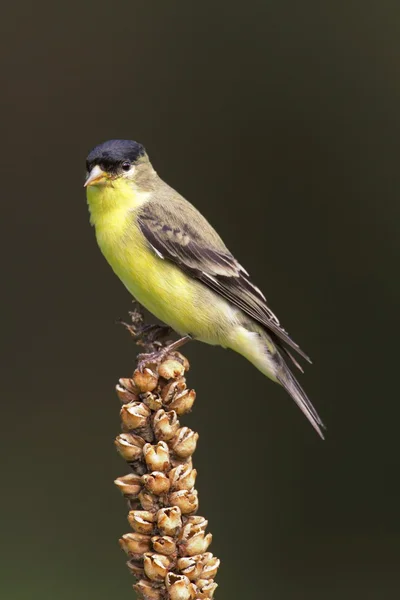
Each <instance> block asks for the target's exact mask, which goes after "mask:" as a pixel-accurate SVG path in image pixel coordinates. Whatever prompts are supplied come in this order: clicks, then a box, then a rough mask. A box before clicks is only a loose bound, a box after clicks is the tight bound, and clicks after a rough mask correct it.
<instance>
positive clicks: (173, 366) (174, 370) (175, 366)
mask: <svg viewBox="0 0 400 600" xmlns="http://www.w3.org/2000/svg"><path fill="white" fill-rule="evenodd" d="M184 373H185V368H184V366H183V364H182V363H180V362H179V361H178V360H175V359H174V358H167V360H165V361H164V362H162V363H161V365H160V366H159V367H158V374H159V375H160V377H164V379H178V377H182V375H184Z"/></svg>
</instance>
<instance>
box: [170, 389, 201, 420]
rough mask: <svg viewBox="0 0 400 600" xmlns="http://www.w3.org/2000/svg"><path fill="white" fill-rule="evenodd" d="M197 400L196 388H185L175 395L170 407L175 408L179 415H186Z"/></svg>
mask: <svg viewBox="0 0 400 600" xmlns="http://www.w3.org/2000/svg"><path fill="white" fill-rule="evenodd" d="M195 400H196V392H195V391H194V390H185V391H183V392H181V393H180V394H177V395H176V396H175V398H174V399H173V400H172V401H171V402H170V404H169V407H168V408H170V409H172V410H174V411H175V412H176V414H178V415H179V416H180V415H184V414H186V413H188V412H190V411H191V410H192V407H193V404H194V401H195Z"/></svg>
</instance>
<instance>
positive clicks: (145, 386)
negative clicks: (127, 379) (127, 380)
mask: <svg viewBox="0 0 400 600" xmlns="http://www.w3.org/2000/svg"><path fill="white" fill-rule="evenodd" d="M132 379H133V383H134V385H135V386H136V387H137V388H138V390H139V392H141V393H143V392H152V391H153V390H154V389H155V388H156V387H157V383H158V377H157V375H156V373H153V371H151V369H149V368H148V367H146V368H145V369H144V370H143V373H142V372H141V371H140V370H139V369H136V370H135V372H134V373H133V377H132Z"/></svg>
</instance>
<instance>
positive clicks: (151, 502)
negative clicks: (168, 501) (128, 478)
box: [138, 490, 160, 512]
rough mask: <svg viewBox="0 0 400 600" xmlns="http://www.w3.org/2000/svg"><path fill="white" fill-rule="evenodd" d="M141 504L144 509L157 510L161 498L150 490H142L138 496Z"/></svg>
mask: <svg viewBox="0 0 400 600" xmlns="http://www.w3.org/2000/svg"><path fill="white" fill-rule="evenodd" d="M138 498H139V500H140V504H141V505H142V508H143V510H149V511H151V512H155V511H157V510H158V509H159V508H160V500H159V497H158V496H155V495H154V494H152V493H151V492H149V491H148V490H142V491H141V492H140V494H139V496H138Z"/></svg>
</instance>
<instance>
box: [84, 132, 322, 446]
mask: <svg viewBox="0 0 400 600" xmlns="http://www.w3.org/2000/svg"><path fill="white" fill-rule="evenodd" d="M84 186H85V188H86V197H87V203H88V208H89V213H90V222H91V224H92V225H93V226H94V229H95V234H96V239H97V243H98V245H99V247H100V250H101V252H102V253H103V255H104V257H105V258H106V260H107V261H108V263H109V264H110V266H111V267H112V269H113V271H114V272H115V274H116V275H117V276H118V277H119V279H120V280H121V281H122V283H123V284H124V285H125V287H126V288H127V289H128V290H129V292H130V293H131V294H132V296H133V297H134V298H135V300H136V301H137V302H139V303H140V304H141V305H142V306H144V307H145V308H146V309H147V310H148V311H150V312H151V313H152V314H153V315H154V316H155V317H157V318H158V319H159V320H160V321H162V322H164V323H166V324H167V325H168V326H169V327H171V328H172V329H173V330H174V331H175V332H176V333H177V334H179V335H180V336H182V337H181V338H180V340H178V342H175V346H174V348H176V347H178V345H180V344H182V343H184V342H186V341H187V340H190V339H194V340H199V341H202V342H205V343H207V344H211V345H219V346H222V347H223V348H229V349H231V350H233V351H235V352H237V353H239V354H241V355H242V356H243V357H245V358H246V359H247V360H249V361H250V362H251V363H252V364H253V365H254V366H255V367H256V368H257V369H259V370H260V371H261V372H262V373H263V374H264V375H266V376H267V377H269V378H270V379H271V380H272V381H274V382H276V383H278V384H280V385H281V386H282V387H283V388H284V389H285V390H286V391H287V392H288V393H289V395H290V396H291V397H292V398H293V400H294V401H295V403H296V404H297V405H298V407H299V408H300V409H301V410H302V412H303V413H304V415H305V416H306V417H307V419H308V420H309V421H310V423H311V425H312V426H313V427H314V429H315V430H316V431H317V433H318V434H319V435H320V437H321V438H322V439H324V434H323V430H324V429H325V426H324V424H323V422H322V420H321V418H320V417H319V415H318V413H317V411H316V410H315V408H314V406H313V405H312V403H311V402H310V400H309V399H308V397H307V395H306V393H305V392H304V390H303V389H302V387H301V386H300V384H299V383H298V381H297V379H296V378H295V376H294V375H293V373H292V371H291V369H290V368H289V366H288V363H290V364H291V365H292V366H295V367H296V368H299V369H300V370H301V371H302V368H301V366H300V364H299V363H298V361H297V359H296V358H295V357H294V353H296V354H298V355H299V356H301V357H302V358H303V359H305V360H307V361H308V362H311V361H310V359H309V357H308V356H307V355H306V354H305V353H304V352H303V351H302V350H301V349H300V347H299V346H298V345H297V344H296V343H295V342H294V341H293V340H292V338H291V337H290V336H289V334H288V333H287V332H286V331H285V330H284V329H283V327H282V326H281V324H280V322H279V320H278V318H277V317H276V316H275V314H274V313H273V312H272V310H271V309H270V308H269V306H268V304H267V301H266V298H265V296H264V294H263V293H262V292H261V290H260V289H259V288H258V287H256V286H255V285H254V283H253V282H252V281H251V279H250V276H249V274H248V272H247V271H246V270H245V269H244V268H243V267H242V266H241V265H240V263H239V262H238V261H237V260H236V259H235V257H234V256H233V255H232V253H231V252H230V251H229V250H228V248H227V247H226V245H225V244H224V242H223V241H222V239H221V237H220V236H219V234H218V233H217V232H216V231H215V229H214V228H213V227H212V226H211V225H210V223H209V222H208V221H207V220H206V218H205V217H204V216H203V215H202V214H201V213H200V212H199V211H198V210H197V209H196V208H195V207H194V206H193V205H192V204H190V202H188V201H187V200H186V199H185V198H183V196H181V195H180V194H179V193H178V192H177V191H175V190H174V189H173V188H172V187H170V186H169V185H168V184H167V183H165V182H164V181H163V180H162V179H161V178H160V177H159V175H158V174H157V172H156V171H155V169H154V168H153V166H152V163H151V162H150V159H149V156H148V154H147V152H146V150H145V148H144V146H143V145H142V144H140V143H138V142H135V141H132V140H120V139H113V140H108V141H106V142H103V143H101V144H99V145H97V146H96V147H94V148H93V149H92V150H91V151H90V152H89V154H88V156H87V159H86V181H85V184H84Z"/></svg>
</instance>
